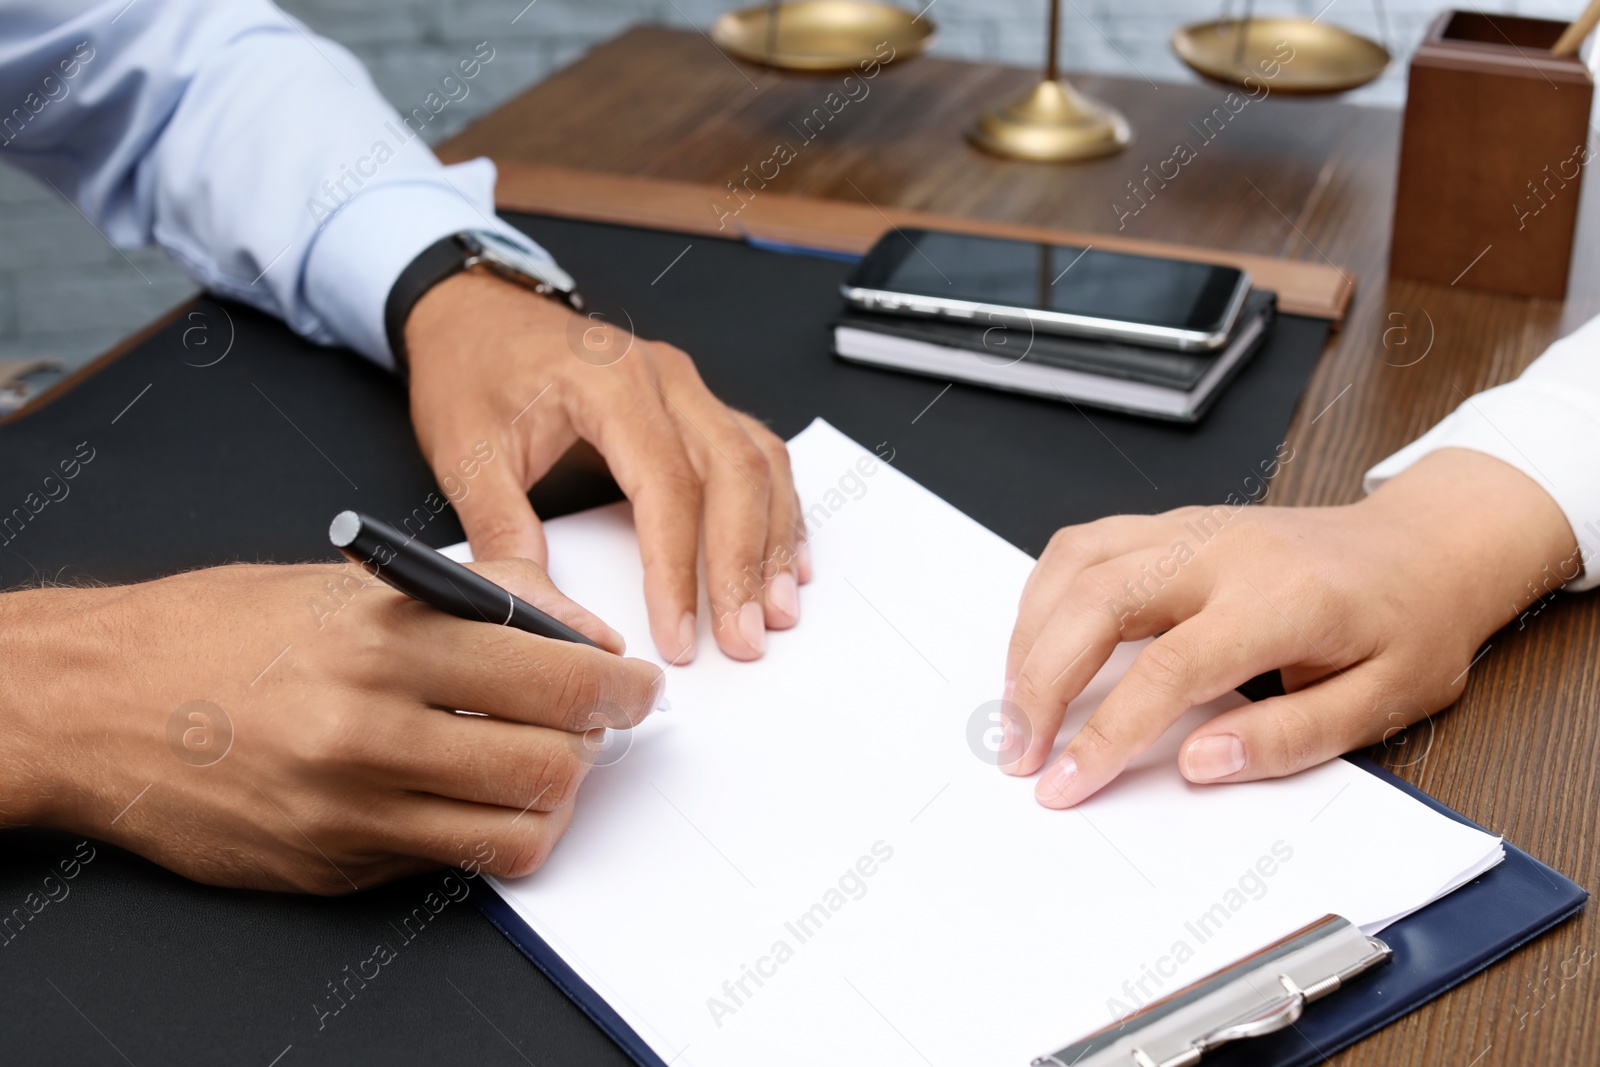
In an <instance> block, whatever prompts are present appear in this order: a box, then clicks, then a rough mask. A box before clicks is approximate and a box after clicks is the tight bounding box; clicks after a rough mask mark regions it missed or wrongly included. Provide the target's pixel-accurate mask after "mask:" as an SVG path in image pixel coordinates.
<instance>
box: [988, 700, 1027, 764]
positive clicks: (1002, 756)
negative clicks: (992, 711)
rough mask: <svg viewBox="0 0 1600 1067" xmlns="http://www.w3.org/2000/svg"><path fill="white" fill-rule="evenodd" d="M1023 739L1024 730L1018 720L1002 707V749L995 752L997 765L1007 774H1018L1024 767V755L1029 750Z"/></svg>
mask: <svg viewBox="0 0 1600 1067" xmlns="http://www.w3.org/2000/svg"><path fill="white" fill-rule="evenodd" d="M1027 747H1028V746H1027V745H1026V743H1024V742H1023V740H1022V730H1021V729H1020V728H1019V727H1018V726H1017V720H1016V718H1015V716H1013V715H1012V714H1011V713H1010V712H1008V711H1006V709H1005V708H1001V709H1000V751H999V752H997V753H995V756H996V760H995V765H996V766H998V767H999V768H1000V770H1002V771H1003V772H1005V773H1006V774H1016V773H1017V772H1018V771H1020V770H1021V769H1022V763H1021V760H1022V756H1023V753H1024V752H1025V751H1026V750H1027Z"/></svg>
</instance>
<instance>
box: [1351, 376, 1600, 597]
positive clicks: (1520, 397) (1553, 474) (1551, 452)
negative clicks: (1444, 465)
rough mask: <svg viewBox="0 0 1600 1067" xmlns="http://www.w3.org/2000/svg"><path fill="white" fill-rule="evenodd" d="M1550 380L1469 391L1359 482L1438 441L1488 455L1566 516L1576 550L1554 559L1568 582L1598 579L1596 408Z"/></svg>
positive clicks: (1588, 585)
mask: <svg viewBox="0 0 1600 1067" xmlns="http://www.w3.org/2000/svg"><path fill="white" fill-rule="evenodd" d="M1554 386H1555V383H1544V382H1540V381H1535V380H1529V379H1528V378H1527V377H1526V376H1525V377H1524V378H1523V379H1520V380H1518V381H1514V382H1510V383H1507V384H1506V385H1501V386H1497V387H1496V388H1494V389H1489V390H1487V391H1485V392H1482V393H1479V394H1478V395H1476V396H1472V397H1468V398H1467V399H1466V400H1465V401H1464V402H1463V403H1462V404H1461V406H1460V407H1458V408H1456V410H1455V411H1453V412H1451V413H1450V414H1449V415H1448V416H1446V417H1445V419H1444V420H1443V421H1442V422H1440V423H1439V424H1438V425H1437V426H1435V427H1434V428H1433V429H1431V430H1429V431H1428V432H1427V433H1425V434H1423V435H1422V436H1421V437H1419V438H1418V439H1417V440H1415V441H1413V442H1411V444H1409V445H1407V446H1406V447H1405V448H1402V449H1401V450H1400V451H1398V452H1396V453H1395V454H1394V455H1392V456H1390V457H1389V458H1388V459H1385V460H1384V461H1383V462H1381V463H1379V464H1378V465H1377V466H1375V467H1373V468H1372V469H1371V470H1369V471H1367V474H1366V477H1365V478H1364V479H1363V482H1362V484H1363V487H1364V488H1365V489H1366V491H1367V492H1369V493H1370V492H1372V491H1373V490H1375V489H1377V488H1378V486H1380V485H1382V484H1383V483H1384V482H1386V481H1388V480H1389V479H1390V478H1393V477H1394V476H1395V475H1397V474H1399V473H1400V472H1401V471H1403V470H1405V469H1406V468H1407V467H1409V466H1411V465H1412V464H1413V463H1415V462H1417V460H1419V459H1421V458H1422V457H1423V456H1426V455H1428V454H1429V453H1430V452H1436V451H1438V450H1439V449H1441V448H1470V449H1472V450H1473V451H1475V452H1482V453H1484V454H1485V455H1490V456H1493V457H1495V458H1496V459H1498V460H1501V461H1502V462H1505V463H1509V464H1510V465H1511V466H1513V467H1515V468H1516V469H1517V470H1519V471H1521V472H1522V473H1523V474H1526V475H1527V476H1528V477H1530V478H1532V479H1533V480H1534V481H1536V482H1538V483H1539V486H1540V487H1541V488H1542V489H1544V491H1545V492H1547V493H1549V494H1550V496H1551V497H1552V498H1553V499H1554V500H1555V502H1556V504H1557V505H1558V506H1559V507H1560V508H1561V511H1562V513H1563V514H1564V515H1565V516H1566V518H1567V523H1568V525H1569V526H1571V527H1572V533H1573V535H1574V536H1575V537H1576V539H1577V542H1578V554H1577V557H1576V558H1575V559H1570V560H1566V561H1563V562H1562V564H1560V565H1559V570H1560V575H1559V576H1560V577H1561V578H1562V579H1565V580H1567V584H1566V587H1565V588H1566V589H1567V590H1568V591H1570V592H1581V591H1582V590H1585V589H1592V588H1594V587H1595V586H1596V585H1600V561H1597V559H1596V554H1597V553H1600V473H1597V472H1600V448H1597V447H1596V444H1597V442H1600V412H1591V411H1588V410H1586V405H1583V404H1582V403H1581V401H1579V402H1578V403H1576V404H1575V403H1572V402H1569V397H1568V396H1567V395H1564V394H1563V393H1562V392H1560V391H1558V390H1557V388H1555V387H1554ZM1568 392H1570V391H1568Z"/></svg>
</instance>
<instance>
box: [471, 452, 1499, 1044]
mask: <svg viewBox="0 0 1600 1067" xmlns="http://www.w3.org/2000/svg"><path fill="white" fill-rule="evenodd" d="M790 450H791V455H792V457H793V462H794V467H795V472H796V477H797V480H798V483H799V486H800V490H801V497H802V500H803V502H804V504H805V506H806V508H807V510H808V512H809V514H810V515H811V524H812V528H813V536H812V541H811V545H812V551H813V556H814V560H815V567H816V578H815V580H814V581H813V582H812V583H811V584H810V585H807V586H805V587H803V589H802V591H801V601H802V621H801V624H800V625H799V626H798V627H797V628H795V629H794V630H791V631H788V632H781V633H773V634H770V635H769V636H768V650H767V654H766V657H765V658H764V659H763V660H761V661H760V662H759V663H755V664H741V663H735V662H733V661H731V660H729V659H727V658H725V657H724V656H722V655H721V654H720V653H719V652H718V651H717V650H716V647H715V645H714V643H713V642H712V640H711V638H710V636H709V629H708V625H709V624H708V622H707V620H706V616H705V614H704V612H703V613H702V623H701V642H700V645H701V652H700V655H699V657H698V659H697V660H696V662H694V663H693V664H692V665H691V666H689V667H686V668H679V669H671V670H670V671H669V675H670V676H669V679H668V688H667V695H668V699H669V701H670V710H668V711H666V712H664V713H659V714H657V715H655V716H652V717H651V718H650V719H649V720H647V721H646V723H645V724H644V725H642V726H641V727H640V728H639V729H637V730H635V731H633V734H632V737H631V738H630V739H629V741H630V743H629V745H628V747H627V749H626V752H625V754H624V755H623V756H622V757H621V758H620V759H618V760H617V761H616V762H614V763H611V764H609V765H606V766H600V767H597V768H595V769H594V771H592V772H591V774H590V776H589V778H588V780H587V781H586V782H585V784H584V786H583V789H582V791H581V793H580V796H579V802H578V807H577V814H576V816H575V818H574V819H573V822H572V826H571V829H570V830H569V831H568V833H567V836H566V838H565V839H564V840H563V842H562V843H561V844H560V846H559V847H558V848H557V849H556V851H555V853H554V855H553V856H552V857H551V859H550V860H549V862H548V863H547V864H546V866H545V867H544V868H543V869H542V870H540V871H539V872H537V873H536V874H534V875H532V876H530V877H528V878H526V879H522V880H519V881H516V882H509V883H505V882H497V883H495V884H496V887H497V888H498V890H499V891H500V892H501V894H502V895H503V896H505V898H506V899H507V900H508V901H510V903H511V904H512V906H513V907H514V908H515V909H516V910H517V912H518V914H520V915H521V916H522V918H523V919H524V920H526V921H527V922H528V923H529V925H530V926H532V928H533V929H534V930H536V931H537V932H538V933H539V935H540V936H541V937H543V938H544V939H545V940H546V941H548V942H549V943H550V944H551V945H553V946H554V947H555V948H556V949H557V950H558V951H559V952H560V953H561V954H562V956H563V958H564V959H565V960H566V961H567V962H568V963H569V964H570V965H571V966H572V967H573V968H574V970H576V971H577V972H578V974H579V975H580V976H581V977H582V978H583V979H584V980H585V981H587V982H588V983H589V984H590V985H591V986H592V987H593V988H594V989H595V990H597V991H598V992H599V993H600V995H602V996H603V997H605V998H606V999H607V1000H608V1001H609V1002H610V1004H611V1005H612V1006H613V1007H614V1008H615V1009H616V1010H617V1011H618V1012H619V1013H620V1014H621V1015H622V1016H623V1018H624V1019H626V1020H627V1021H628V1023H629V1024H630V1025H632V1026H633V1027H634V1029H636V1030H637V1031H638V1032H639V1034H640V1035H641V1036H642V1037H643V1038H644V1039H645V1040H646V1041H647V1042H648V1043H649V1044H650V1045H651V1047H652V1048H653V1049H655V1051H656V1052H657V1053H658V1054H659V1055H660V1056H661V1058H662V1059H663V1060H664V1061H666V1062H667V1063H669V1064H671V1065H673V1067H734V1065H738V1067H748V1065H750V1064H754V1063H760V1064H763V1065H777V1064H795V1065H805V1067H817V1065H818V1064H868V1063H870V1064H874V1065H875V1067H877V1065H882V1067H894V1065H906V1067H962V1065H977V1064H1015V1065H1018V1067H1021V1065H1023V1064H1026V1063H1027V1062H1028V1061H1029V1060H1030V1059H1032V1058H1033V1057H1034V1056H1036V1055H1039V1054H1041V1053H1045V1052H1048V1051H1051V1050H1054V1049H1056V1048H1059V1047H1061V1046H1062V1045H1064V1044H1066V1043H1067V1042H1068V1041H1070V1040H1072V1039H1074V1038H1076V1037H1079V1036H1082V1035H1083V1034H1085V1033H1088V1032H1090V1031H1092V1030H1095V1029H1097V1028H1099V1027H1100V1026H1102V1025H1104V1024H1105V1023H1107V1022H1109V1021H1111V1020H1112V1019H1113V1018H1115V1017H1116V1016H1118V1015H1120V1014H1125V1013H1126V1012H1128V1011H1130V1010H1132V1009H1134V1008H1136V1007H1138V1006H1140V1005H1141V1004H1143V1003H1148V1002H1149V1001H1150V1000H1153V999H1156V998H1158V997H1160V996H1163V995H1165V994H1166V993H1168V992H1171V991H1172V990H1173V989H1175V988H1177V987H1179V986H1181V985H1183V984H1185V983H1187V982H1189V981H1192V980H1194V979H1195V978H1197V977H1199V976H1201V975H1203V974H1204V973H1206V972H1208V971H1210V970H1213V969H1215V968H1217V967H1219V966H1222V965H1224V964H1226V963H1229V962H1231V961H1232V960H1234V959H1236V958H1237V957H1239V956H1241V955H1243V954H1245V953H1246V952H1248V951H1250V950H1252V949H1254V948H1257V947H1259V946H1261V945H1263V944H1266V943H1267V942H1269V941H1271V940H1273V939H1275V938H1277V937H1279V936H1281V935H1283V934H1284V933H1287V932H1289V931H1290V930H1293V929H1295V928H1297V927H1299V926H1301V925H1304V924H1305V923H1307V922H1309V921H1311V920H1313V919H1315V918H1317V917H1319V916H1321V915H1323V914H1326V913H1328V912H1335V913H1338V914H1342V915H1344V916H1346V917H1348V918H1350V919H1351V920H1353V921H1355V922H1356V923H1358V924H1361V925H1362V926H1363V927H1364V928H1365V929H1366V930H1367V931H1368V932H1373V931H1375V930H1376V929H1378V928H1380V927H1382V926H1383V925H1385V924H1386V923H1387V922H1390V921H1393V920H1394V919H1396V918H1399V917H1401V916H1402V915H1405V914H1407V913H1409V912H1411V911H1413V910H1415V909H1416V908H1418V907H1420V906H1421V905H1423V904H1424V903H1426V902H1428V901H1430V900H1432V899H1435V898H1437V897H1438V896H1440V895H1442V894H1443V893H1444V892H1446V891H1448V890H1449V889H1451V888H1454V887H1455V886H1457V885H1459V884H1462V883H1463V882H1464V881H1466V880H1467V879H1468V878H1470V877H1472V876H1474V875H1476V874H1477V873H1480V872H1481V871H1482V870H1484V869H1487V867H1489V866H1492V865H1493V864H1494V863H1496V862H1498V860H1499V858H1500V857H1501V855H1502V852H1501V848H1500V843H1499V841H1498V840H1497V839H1495V838H1493V837H1491V836H1489V835H1486V834H1483V833H1480V832H1478V831H1476V830H1472V829H1470V828H1468V827H1465V826H1462V825H1460V824H1459V823H1456V822H1453V821H1451V820H1449V819H1447V818H1444V817H1443V816H1440V815H1438V814H1436V813H1434V812H1433V811H1431V810H1429V809H1428V808H1427V807H1426V806H1424V805H1422V804H1420V803H1418V802H1416V801H1415V800H1412V799H1411V798H1410V797H1407V796H1406V795H1405V794H1403V793H1401V792H1399V791H1398V790H1396V789H1394V788H1392V787H1390V786H1388V785H1386V784H1385V783H1383V782H1382V781H1380V780H1379V779H1377V778H1375V777H1373V776H1372V775H1370V774H1367V773H1366V772H1364V771H1361V770H1359V769H1357V768H1355V767H1353V766H1351V765H1350V764H1347V763H1345V762H1344V761H1340V760H1336V761H1334V762H1332V763H1329V764H1326V765H1324V766H1322V767H1319V768H1316V769H1314V770H1311V771H1308V772H1305V773H1303V774H1300V775H1297V776H1295V777H1293V778H1289V779H1284V780H1279V781H1271V782H1259V783H1251V784H1245V785H1232V786H1212V787H1201V786H1194V785H1191V784H1189V783H1188V782H1186V781H1185V780H1184V779H1183V778H1182V776H1181V775H1180V774H1179V773H1178V771H1177V769H1176V765H1175V756H1176V750H1177V745H1178V743H1179V742H1180V741H1181V740H1182V739H1183V737H1184V736H1185V735H1186V734H1187V733H1188V732H1189V731H1190V730H1191V729H1193V728H1194V726H1195V725H1197V724H1198V723H1199V722H1201V721H1203V720H1204V719H1205V718H1206V717H1207V716H1209V715H1213V714H1216V713H1217V712H1218V711H1221V710H1223V709H1224V708H1226V707H1231V706H1234V705H1235V704H1237V703H1238V702H1239V699H1240V698H1238V697H1236V696H1232V695H1230V696H1229V697H1227V698H1224V699H1222V700H1218V701H1216V702H1215V703H1213V704H1211V705H1208V706H1206V707H1204V708H1197V709H1195V710H1193V711H1191V712H1190V713H1189V714H1188V715H1186V716H1185V717H1184V719H1183V720H1182V721H1181V722H1180V723H1178V724H1177V725H1176V726H1175V727H1174V728H1173V729H1172V730H1171V731H1169V732H1168V734H1167V735H1166V736H1165V737H1164V738H1163V739H1162V741H1161V742H1160V743H1159V744H1158V745H1157V746H1156V747H1155V748H1154V749H1153V750H1152V751H1151V752H1149V753H1148V754H1147V755H1146V756H1144V757H1143V758H1141V759H1140V760H1138V761H1137V762H1136V764H1135V765H1134V766H1133V767H1132V768H1130V769H1129V771H1128V772H1127V773H1125V774H1124V775H1123V776H1122V777H1121V778H1119V779H1118V780H1117V782H1115V783H1114V784H1113V785H1111V786H1110V787H1108V788H1107V789H1105V790H1104V791H1103V792H1101V793H1100V794H1098V795H1097V796H1095V797H1094V798H1092V799H1091V800H1089V801H1088V802H1086V803H1085V804H1083V805H1081V806H1080V807H1079V808H1077V809H1075V810H1072V811H1065V812H1060V811H1049V810H1046V809H1044V808H1041V807H1040V806H1039V805H1037V804H1036V803H1035V802H1034V800H1033V795H1032V792H1033V785H1034V783H1033V781H1032V780H1019V779H1014V778H1009V777H1007V776H1005V775H1003V774H1001V773H1000V772H999V771H998V770H996V769H995V767H994V766H993V765H992V760H991V762H985V761H984V760H983V759H982V758H980V756H979V755H977V754H975V751H974V749H973V747H972V743H971V741H970V740H969V734H970V733H971V732H973V730H974V729H976V731H977V733H978V735H979V737H980V739H981V736H982V731H983V729H984V727H985V726H986V725H987V724H986V723H985V721H984V716H983V713H982V712H981V711H980V709H981V708H982V707H983V706H984V705H986V704H988V703H989V702H991V701H994V700H995V699H997V697H998V695H999V693H998V691H999V687H1000V682H1001V670H1002V667H1003V664H1004V656H1005V649H1006V642H1007V639H1008V637H1009V635H1010V631H1011V624H1012V621H1013V616H1014V612H1015V608H1016V604H1017V599H1018V596H1019V594H1020V591H1021V588H1022V584H1023V580H1024V579H1025V578H1026V576H1027V574H1028V570H1029V568H1030V567H1031V565H1032V561H1031V560H1030V559H1029V558H1028V557H1027V556H1026V555H1025V554H1024V553H1022V552H1020V551H1018V550H1017V549H1016V548H1014V547H1012V546H1011V545H1008V544H1007V543H1005V542H1004V541H1002V540H1001V539H1000V538H999V537H997V536H996V535H994V534H992V533H990V532H989V531H987V530H985V529H983V528H982V527H981V526H979V525H978V524H977V523H975V522H973V521H972V520H970V519H968V518H966V517H965V516H963V515H962V514H960V513H959V512H958V511H956V510H955V509H954V508H952V507H951V506H949V505H948V504H946V503H944V502H943V501H941V500H939V499H938V498H937V497H935V496H934V495H933V494H931V493H929V492H928V491H926V490H925V489H923V488H921V487H920V486H918V485H917V484H915V483H914V482H912V481H911V480H910V479H909V478H907V477H905V476H904V475H902V474H900V473H899V472H898V471H897V470H895V469H894V468H893V467H891V466H889V465H887V464H884V463H881V462H878V461H877V459H876V458H875V457H874V456H873V454H872V453H871V452H869V451H867V450H865V449H863V448H861V447H860V446H858V445H856V444H855V443H854V442H852V441H850V440H848V439H847V438H845V437H843V436H842V435H841V434H839V433H838V432H837V431H836V430H834V429H833V428H832V427H830V426H828V425H827V424H825V423H821V422H817V423H814V424H813V425H812V426H811V427H810V428H808V429H807V430H806V431H805V432H803V433H801V434H800V435H799V436H797V437H796V438H795V439H794V441H793V442H791V446H790ZM1002 475H1003V472H997V475H996V476H997V477H999V476H1002ZM547 532H548V536H549V539H550V552H551V560H552V566H551V571H552V575H553V577H554V578H555V580H556V582H557V583H558V584H559V585H560V586H561V587H562V588H563V589H564V590H565V591H566V592H567V593H568V594H569V595H570V596H572V597H573V598H574V599H576V600H578V601H579V602H581V603H583V604H585V605H586V606H588V607H589V608H591V609H592V610H594V611H596V612H597V613H598V614H599V615H601V616H602V617H603V618H605V619H606V620H607V621H608V622H610V623H611V624H612V625H613V626H615V627H617V629H619V630H620V631H621V632H622V633H623V634H624V635H625V636H626V637H627V639H628V642H629V651H630V654H633V655H639V656H647V657H651V658H654V651H653V648H652V646H651V642H650V639H649V630H648V627H647V624H646V617H645V612H644V605H643V600H642V594H641V592H640V590H641V571H640V565H639V561H638V552H637V542H636V540H635V537H634V533H633V529H632V526H631V523H630V520H629V512H628V510H627V508H626V506H625V505H618V506H614V507H608V508H601V509H598V510H596V511H591V512H586V513H584V514H581V515H574V516H570V517H567V518H561V519H556V520H554V521H553V522H551V523H549V524H548V526H547ZM1135 651H1136V648H1134V647H1133V646H1124V647H1123V649H1122V650H1121V651H1120V652H1119V653H1118V654H1117V655H1116V656H1115V657H1114V658H1113V659H1112V661H1111V662H1110V663H1109V664H1108V665H1107V667H1106V668H1105V670H1103V671H1102V672H1101V673H1100V675H1099V676H1098V677H1097V678H1096V680H1095V681H1094V683H1093V684H1092V685H1091V686H1090V689H1089V691H1088V692H1086V693H1085V694H1084V695H1083V696H1082V697H1081V698H1080V699H1079V700H1078V701H1076V702H1075V703H1074V705H1073V708H1072V709H1071V711H1070V714H1069V723H1068V734H1070V731H1071V730H1072V729H1073V728H1074V727H1075V725H1076V724H1078V723H1081V722H1082V721H1083V720H1084V719H1085V718H1086V717H1087V715H1088V713H1089V712H1090V711H1091V710H1092V709H1093V707H1094V706H1095V705H1096V704H1097V703H1098V701H1099V700H1100V699H1101V698H1102V697H1103V696H1104V694H1105V693H1106V692H1107V691H1108V690H1109V687H1110V685H1111V683H1112V682H1113V681H1114V680H1115V679H1116V678H1117V677H1118V676H1120V674H1121V672H1122V671H1124V670H1125V669H1126V667H1127V664H1128V663H1129V662H1130V660H1131V658H1132V656H1133V654H1134V652H1135ZM975 713H976V718H977V723H976V727H974V718H975ZM614 743H615V742H614ZM978 749H979V751H982V750H983V746H982V743H981V740H980V742H979V746H978ZM614 751H615V750H613V754H614Z"/></svg>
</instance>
